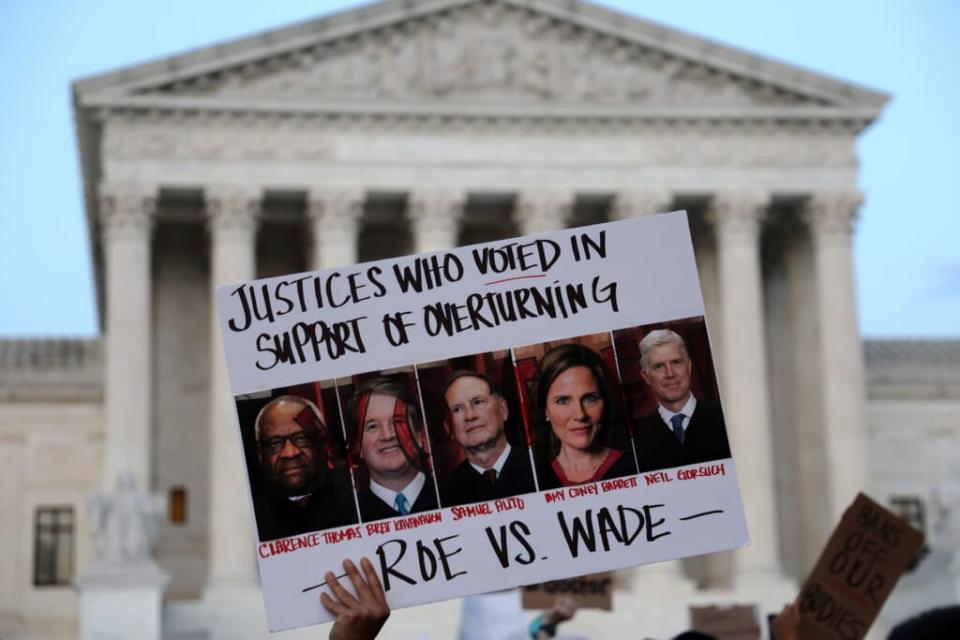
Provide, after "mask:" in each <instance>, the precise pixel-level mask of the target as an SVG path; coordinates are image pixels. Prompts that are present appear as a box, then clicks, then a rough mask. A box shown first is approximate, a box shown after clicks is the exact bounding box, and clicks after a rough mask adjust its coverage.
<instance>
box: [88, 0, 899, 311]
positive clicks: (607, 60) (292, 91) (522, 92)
mask: <svg viewBox="0 0 960 640" xmlns="http://www.w3.org/2000/svg"><path fill="white" fill-rule="evenodd" d="M73 90H74V91H73V93H74V106H75V117H76V119H77V131H78V138H79V143H80V156H81V165H82V171H83V176H84V194H85V198H86V202H87V212H88V215H89V216H90V217H91V224H90V229H91V245H92V248H93V253H94V266H95V270H96V273H97V280H98V283H99V282H100V280H101V277H102V270H101V260H102V257H101V256H100V255H99V246H98V243H97V241H96V238H97V233H96V229H97V222H96V216H95V213H96V211H97V203H96V193H97V185H98V180H99V176H100V171H101V167H100V157H99V154H100V146H101V135H102V130H101V128H100V127H99V126H98V124H97V123H98V121H99V119H100V117H101V116H102V115H103V114H104V113H111V112H120V113H128V112H132V113H141V114H146V115H147V116H148V117H149V116H150V115H152V114H156V113H160V114H164V113H187V114H196V113H205V112H215V113H224V112H232V113H237V112H240V113H258V114H269V115H270V117H273V116H274V115H275V114H279V115H281V116H283V115H284V114H287V115H295V116H299V115H308V116H310V117H321V118H325V117H328V116H332V117H343V116H347V117H360V118H364V119H366V118H370V117H372V118H381V117H383V118H385V119H387V120H388V121H393V120H395V119H398V118H400V119H408V118H414V119H419V118H436V117H440V118H454V119H456V120H457V121H461V120H463V121H494V122H510V121H513V120H515V119H521V120H528V119H529V120H536V121H541V122H542V121H556V122H559V123H561V124H562V123H565V122H569V121H571V120H583V121H586V122H588V123H590V125H591V126H593V125H594V124H597V123H604V124H605V123H611V124H612V125H613V126H619V124H620V123H624V122H647V121H668V122H687V121H692V122H699V121H704V120H714V121H719V122H724V123H725V122H751V121H757V122H763V123H765V124H773V125H774V126H778V125H779V124H780V123H785V122H796V121H799V122H839V123H842V125H843V126H842V129H843V130H844V131H847V132H855V131H859V130H860V129H862V128H863V127H865V126H867V125H868V124H869V123H870V122H872V121H873V120H874V119H875V118H876V117H877V116H878V115H879V113H880V111H881V109H882V108H883V105H884V104H885V103H886V101H887V100H888V96H887V95H885V94H883V93H880V92H877V91H873V90H870V89H866V88H863V87H859V86H856V85H853V84H850V83H847V82H844V81H841V80H838V79H835V78H831V77H829V76H826V75H823V74H820V73H814V72H811V71H807V70H804V69H801V68H798V67H795V66H791V65H788V64H784V63H781V62H777V61H774V60H771V59H768V58H765V57H763V56H759V55H756V54H752V53H748V52H745V51H742V50H739V49H736V48H733V47H729V46H726V45H722V44H719V43H716V42H712V41H709V40H706V39H704V38H701V37H698V36H694V35H690V34H687V33H684V32H681V31H678V30H676V29H672V28H668V27H665V26H662V25H659V24H655V23H653V22H649V21H646V20H642V19H640V18H635V17H632V16H629V15H625V14H623V13H620V12H617V11H613V10H610V9H606V8H603V7H599V6H596V5H593V4H590V3H588V2H583V1H581V0H386V1H383V2H377V3H373V4H369V5H365V6H361V7H358V8H355V9H351V10H347V11H342V12H339V13H336V14H332V15H328V16H324V17H321V18H318V19H315V20H309V21H306V22H301V23H298V24H295V25H292V26H288V27H282V28H278V29H273V30H270V31H265V32H263V33H259V34H255V35H252V36H247V37H243V38H238V39H235V40H231V41H228V42H223V43H219V44H214V45H211V46H207V47H203V48H200V49H197V50H194V51H190V52H186V53H183V54H178V55H174V56H170V57H166V58H163V59H159V60H155V61H152V62H147V63H144V64H139V65H134V66H130V67H126V68H123V69H120V70H117V71H113V72H108V73H104V74H100V75H96V76H92V77H89V78H85V79H81V80H78V81H76V82H75V83H74V86H73ZM98 293H99V294H100V296H99V297H100V298H101V300H100V305H99V306H100V308H101V310H102V309H103V305H102V287H101V286H98ZM101 317H102V314H101Z"/></svg>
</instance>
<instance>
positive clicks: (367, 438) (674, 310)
mask: <svg viewBox="0 0 960 640" xmlns="http://www.w3.org/2000/svg"><path fill="white" fill-rule="evenodd" d="M216 295H217V307H218V311H219V317H220V326H221V333H222V336H223V343H224V349H225V353H226V356H227V361H228V367H229V372H230V383H231V388H232V391H233V393H234V396H235V400H236V402H235V404H236V408H237V420H238V426H239V431H240V435H241V438H242V441H243V446H244V451H245V463H246V469H247V473H248V476H249V485H250V486H249V490H250V498H251V506H252V510H253V512H254V515H255V522H256V525H257V526H256V531H257V535H258V540H257V553H258V556H259V563H260V575H261V583H262V586H263V592H264V598H265V601H266V605H267V619H268V624H269V626H270V628H271V629H272V630H279V629H287V628H291V627H296V626H302V625H306V624H312V623H317V622H324V621H327V620H329V619H331V616H330V614H329V613H328V612H326V611H325V610H324V609H323V608H322V607H320V606H319V604H318V601H319V593H320V591H321V590H323V589H325V588H326V587H325V586H324V584H323V575H324V572H326V571H328V570H331V571H334V572H335V573H337V574H339V573H341V569H340V563H341V561H342V560H343V559H344V558H352V559H358V558H360V557H361V556H367V557H369V558H371V560H372V561H373V562H374V565H375V566H376V567H377V570H378V572H379V573H380V575H381V579H382V581H383V584H384V587H385V590H386V593H387V599H388V602H389V604H390V606H391V607H394V608H397V607H404V606H410V605H415V604H419V603H424V602H430V601H434V600H441V599H447V598H453V597H459V596H464V595H469V594H472V593H482V592H489V591H493V590H496V589H503V588H509V587H515V586H517V585H522V584H531V583H535V582H543V581H549V580H556V579H561V578H566V577H569V576H578V575H584V574H588V573H596V572H601V571H609V570H612V569H616V568H620V567H626V566H633V565H638V564H644V563H650V562H659V561H664V560H669V559H673V558H679V557H684V556H689V555H699V554H704V553H710V552H714V551H720V550H725V549H732V548H737V547H741V546H743V545H745V544H746V543H747V542H748V536H747V531H746V525H745V522H744V516H743V510H742V505H741V501H740V494H739V490H738V487H737V479H736V471H735V468H734V464H733V461H732V459H731V457H730V450H729V445H728V439H727V435H726V429H725V426H724V421H723V414H722V411H721V409H720V403H719V394H718V391H717V381H716V374H715V371H714V365H713V360H712V357H711V352H710V344H709V340H708V336H707V331H706V323H705V320H704V318H703V302H702V298H701V294H700V288H699V280H698V276H697V270H696V265H695V262H694V255H693V247H692V244H691V240H690V233H689V228H688V225H687V219H686V214H685V213H673V214H665V215H660V216H651V217H647V218H642V219H636V220H626V221H621V222H614V223H609V224H603V225H594V226H590V227H583V228H578V229H569V230H565V231H557V232H553V233H545V234H540V235H536V236H530V237H525V238H518V239H512V240H504V241H499V242H490V243H486V244H481V245H476V246H472V247H461V248H457V249H452V250H450V251H446V252H436V253H430V254H422V255H417V256H408V257H403V258H396V259H390V260H382V261H379V262H370V263H365V264H358V265H353V266H347V267H343V268H341V269H329V270H324V271H318V272H313V273H305V274H297V275H291V276H282V277H275V278H268V279H264V280H258V281H255V282H249V283H238V284H236V285H232V286H225V287H220V288H219V289H218V290H217V294H216ZM663 329H669V330H670V332H663V331H661V330H663ZM664 336H666V337H664ZM661 338H663V340H661ZM643 340H646V341H647V343H649V344H653V342H656V344H655V345H653V346H649V347H648V356H647V358H646V360H645V361H644V362H645V366H644V364H643V363H641V358H640V355H641V354H640V351H639V349H640V347H639V344H640V343H641V341H643ZM664 340H665V341H664ZM657 341H659V342H657ZM684 354H688V356H689V357H687V356H686V355H684ZM464 372H466V373H464ZM690 390H692V393H693V396H695V397H696V405H695V408H694V404H693V401H692V400H690V401H689V402H687V401H685V400H684V399H685V398H689V391H690ZM664 398H668V399H667V400H664ZM662 402H667V403H668V404H670V405H671V406H673V405H675V404H677V403H678V402H679V403H680V404H684V403H686V404H685V406H686V410H687V411H688V412H689V413H690V414H691V415H688V416H686V417H685V418H684V419H682V420H681V423H682V424H677V425H674V426H669V425H667V424H666V423H665V422H664V419H665V418H663V417H661V416H660V414H659V413H658V409H657V407H658V403H662ZM675 408H676V409H677V410H680V411H682V410H683V408H682V407H675ZM684 434H686V436H687V438H686V439H684ZM508 443H509V448H508ZM238 490H239V488H238Z"/></svg>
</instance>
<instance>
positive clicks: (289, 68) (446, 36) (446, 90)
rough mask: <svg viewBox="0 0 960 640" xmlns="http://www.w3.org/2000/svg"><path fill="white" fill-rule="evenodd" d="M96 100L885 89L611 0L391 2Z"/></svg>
mask: <svg viewBox="0 0 960 640" xmlns="http://www.w3.org/2000/svg"><path fill="white" fill-rule="evenodd" d="M77 89H78V93H79V94H80V96H81V99H83V98H84V96H86V97H87V98H88V100H89V101H90V102H91V103H97V102H98V100H99V101H100V103H110V104H126V105H131V106H136V105H147V104H150V103H151V102H152V103H154V104H156V105H160V106H163V107H169V106H176V105H178V104H181V105H187V104H189V105H192V106H193V107H216V106H218V105H219V106H231V105H233V106H238V105H257V104H259V105H261V106H263V105H266V104H269V105H272V106H275V107H281V108H282V107H284V106H288V107H295V108H298V109H303V108H310V106H311V105H315V106H318V107H324V108H329V107H330V106H331V105H337V104H342V105H363V106H364V107H365V108H366V109H371V108H372V109H374V110H375V109H376V108H377V106H382V107H385V108H387V107H397V106H401V107H402V106H410V107H420V108H424V107H430V106H441V107H443V106H451V105H469V106H470V107H472V108H502V109H509V108H511V107H524V108H531V107H537V106H573V107H576V106H581V107H584V108H585V109H586V110H590V109H596V108H598V107H601V108H602V107H607V108H609V107H624V108H630V109H641V110H642V109H644V108H651V107H653V108H657V107H675V106H684V107H688V108H689V107H695V108H697V109H699V110H700V111H702V110H703V109H709V108H728V107H733V108H740V109H743V108H747V109H749V108H754V107H756V108H760V109H764V108H767V109H769V108H775V109H778V110H783V109H791V108H800V109H802V110H804V111H809V110H810V109H811V108H812V109H817V108H821V109H823V108H826V109H827V110H828V111H829V110H831V109H836V108H838V107H839V108H844V107H859V108H863V107H873V108H876V109H879V107H880V106H881V105H882V103H883V102H884V101H885V99H886V98H885V96H883V95H882V94H878V93H875V92H871V91H868V90H864V89H860V88H857V87H853V86H851V85H848V84H845V83H842V82H838V81H834V80H832V79H829V78H825V77H823V76H820V75H817V74H811V73H809V72H805V71H802V70H799V69H796V68H792V67H787V66H786V65H782V64H779V63H774V62H772V61H769V60H765V59H762V58H759V57H757V56H753V55H750V54H745V53H743V52H739V51H736V50H733V49H731V48H728V47H723V46H721V45H717V44H714V43H710V42H707V41H704V40H702V39H699V38H695V37H692V36H688V35H686V34H682V33H680V32H676V31H673V30H670V29H666V28H664V27H660V26H658V25H653V24H651V23H648V22H645V21H642V20H638V19H634V18H629V17H627V16H624V15H622V14H619V13H615V12H612V11H609V10H606V9H602V8H600V7H596V6H593V5H589V4H585V3H581V2H566V3H558V2H554V1H552V0H527V1H524V2H520V1H519V0H492V1H490V0H487V1H482V0H442V1H438V0H432V1H431V0H419V1H413V2H410V1H407V2H397V1H389V2H383V3H378V4H375V5H371V6H368V7H363V8H360V9H355V10H352V11H347V12H344V13H340V14H337V15H334V16H330V17H328V18H324V19H320V20H317V21H314V22H310V23H304V24H302V25H297V26H295V27H290V28H287V29H281V30H277V31H272V32H268V33H265V34H261V35H259V36H253V37H251V38H244V39H241V40H237V41H235V42H232V43H227V44H224V45H218V46H216V47H212V48H208V49H204V50H200V51H197V52H193V53H189V54H185V55H183V56H177V57H174V58H169V59H167V60H164V61H159V62H156V63H150V64H147V65H142V66H140V67H135V68H131V69H126V70H124V71H122V72H118V73H115V74H107V75H105V76H100V77H97V78H92V79H90V80H87V81H83V82H80V83H78V85H77Z"/></svg>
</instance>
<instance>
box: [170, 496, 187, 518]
mask: <svg viewBox="0 0 960 640" xmlns="http://www.w3.org/2000/svg"><path fill="white" fill-rule="evenodd" d="M167 512H168V513H167V517H168V519H169V520H170V522H171V523H172V524H186V523H187V490H186V488H184V487H170V498H169V500H168V503H167Z"/></svg>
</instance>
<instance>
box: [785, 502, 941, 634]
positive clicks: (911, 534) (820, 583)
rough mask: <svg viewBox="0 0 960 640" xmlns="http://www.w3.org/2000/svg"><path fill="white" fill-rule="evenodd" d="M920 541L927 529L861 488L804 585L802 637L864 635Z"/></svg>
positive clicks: (799, 601) (800, 605)
mask: <svg viewBox="0 0 960 640" xmlns="http://www.w3.org/2000/svg"><path fill="white" fill-rule="evenodd" d="M922 544H923V533H921V532H920V531H917V530H916V529H914V528H913V527H911V526H910V525H909V524H907V522H906V521H904V520H903V519H901V518H899V517H897V516H896V515H894V514H893V513H891V512H890V511H888V510H887V509H885V508H884V507H882V506H880V505H879V504H877V503H876V502H874V501H873V500H871V499H870V498H868V497H867V496H865V495H864V494H862V493H861V494H859V495H858V496H857V499H856V500H854V501H853V504H852V505H850V507H849V508H848V509H847V510H846V512H845V513H844V514H843V518H841V520H840V524H839V525H838V526H837V528H836V529H835V530H834V532H833V535H832V536H830V540H829V541H828V542H827V545H826V547H824V550H823V554H821V556H820V559H819V560H818V561H817V564H816V566H815V567H814V569H813V572H812V573H811V574H810V577H809V578H807V581H806V583H804V585H803V589H801V591H800V597H799V599H798V601H797V604H798V605H799V608H800V637H801V638H804V639H805V640H806V639H808V638H809V639H812V640H860V638H863V637H864V636H865V635H866V634H867V630H868V629H870V625H872V624H873V621H874V620H875V619H876V617H877V614H878V613H879V612H880V608H881V607H882V606H883V603H884V602H885V601H886V599H887V596H889V595H890V592H891V591H892V590H893V587H894V585H895V584H896V583H897V580H898V579H899V578H900V575H901V574H902V573H903V572H904V571H905V570H906V568H907V567H908V566H909V565H910V562H911V560H912V559H913V557H914V555H915V554H916V553H917V550H918V549H919V548H920V546H921V545H922Z"/></svg>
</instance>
